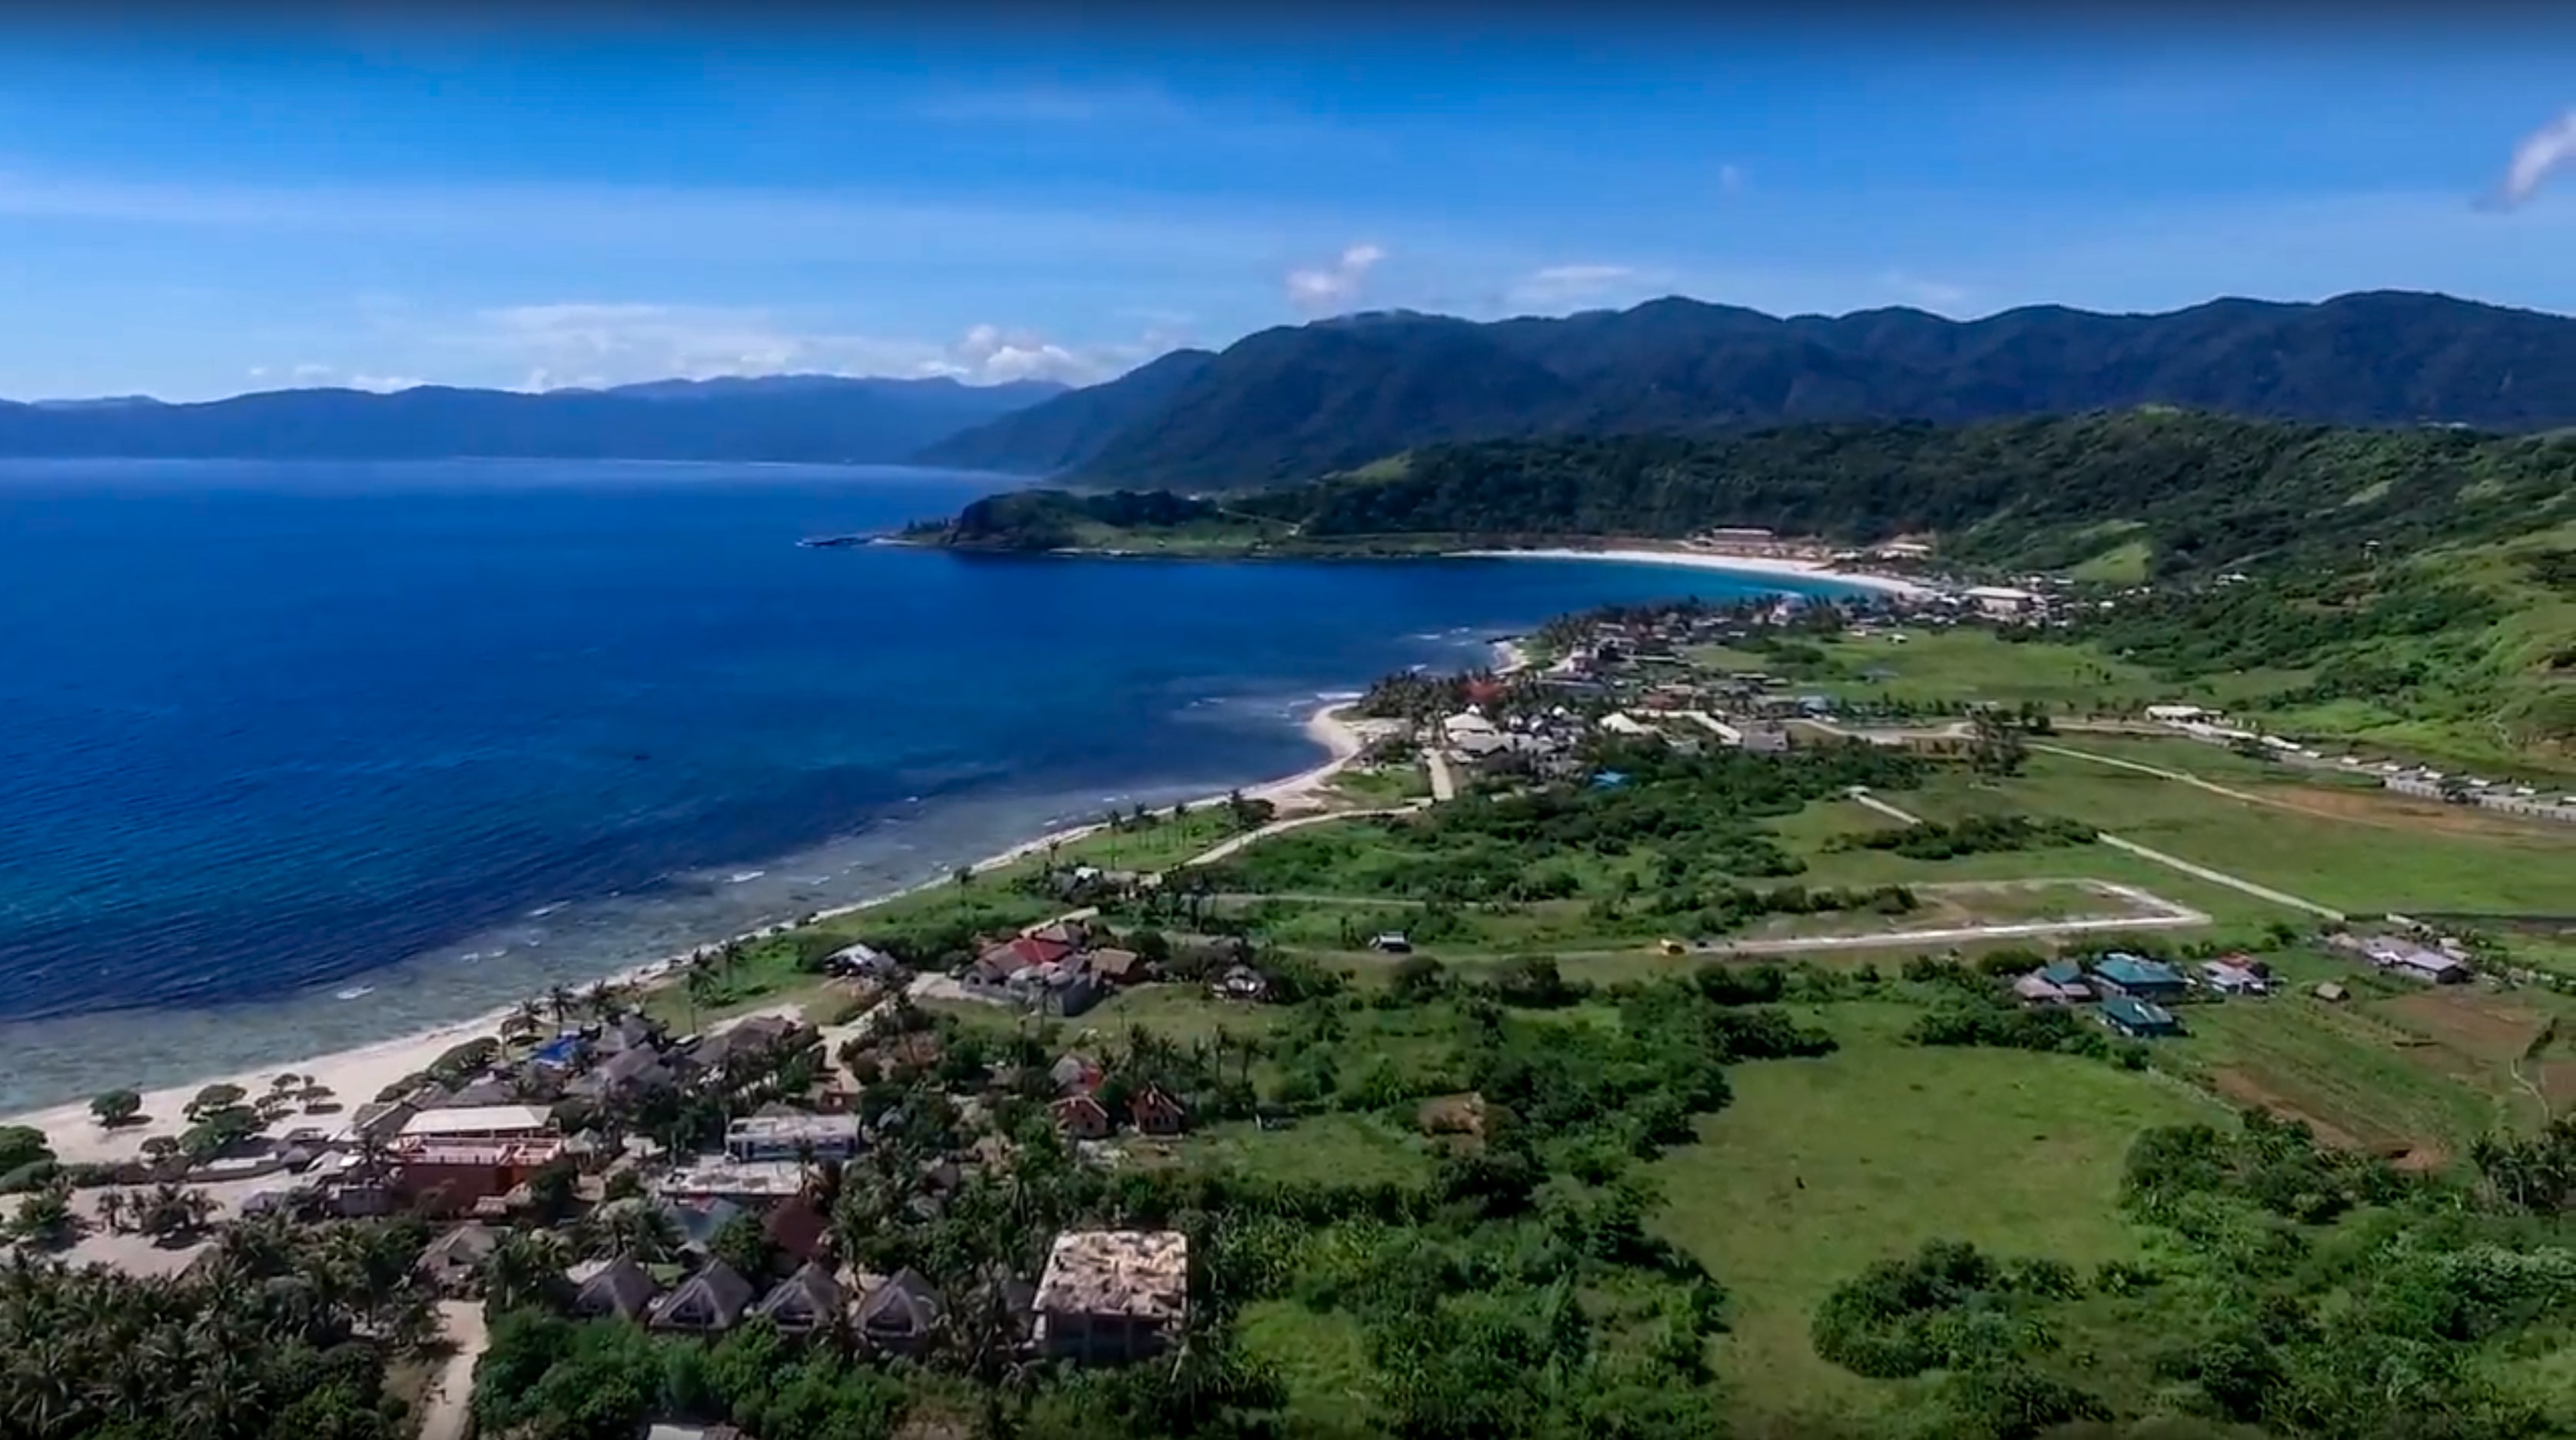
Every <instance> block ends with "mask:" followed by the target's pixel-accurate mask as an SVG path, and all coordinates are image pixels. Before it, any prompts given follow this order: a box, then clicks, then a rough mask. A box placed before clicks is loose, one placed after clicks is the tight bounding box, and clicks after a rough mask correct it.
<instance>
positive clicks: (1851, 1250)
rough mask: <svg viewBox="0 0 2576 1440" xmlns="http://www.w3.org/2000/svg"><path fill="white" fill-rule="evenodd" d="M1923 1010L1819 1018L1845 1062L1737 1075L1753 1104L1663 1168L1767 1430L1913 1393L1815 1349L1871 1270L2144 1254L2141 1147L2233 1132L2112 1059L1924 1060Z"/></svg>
mask: <svg viewBox="0 0 2576 1440" xmlns="http://www.w3.org/2000/svg"><path fill="white" fill-rule="evenodd" d="M1912 1014H1913V1010H1912V1007H1909V1006H1904V1005H1896V1004H1874V1003H1873V1004H1848V1005H1836V1006H1831V1007H1824V1008H1821V1009H1817V1010H1813V1011H1811V1012H1808V1013H1806V1014H1805V1015H1803V1016H1802V1018H1806V1019H1810V1020H1812V1021H1814V1022H1815V1023H1820V1024H1822V1025H1824V1026H1825V1027H1826V1028H1828V1029H1829V1030H1831V1031H1833V1033H1834V1035H1835V1036H1836V1038H1837V1039H1839V1040H1840V1041H1841V1042H1842V1047H1843V1048H1842V1049H1840V1050H1839V1051H1837V1052H1835V1053H1834V1054H1832V1055H1829V1056H1826V1057H1824V1058H1821V1059H1816V1060H1777V1061H1765V1062H1762V1063H1760V1064H1752V1065H1738V1066H1735V1067H1733V1068H1732V1069H1730V1070H1729V1071H1728V1072H1727V1078H1728V1081H1729V1083H1731V1084H1732V1085H1733V1087H1734V1090H1735V1100H1734V1103H1733V1104H1731V1105H1729V1106H1728V1107H1727V1108H1726V1109H1725V1110H1723V1111H1721V1112H1719V1113H1718V1114H1717V1115H1715V1116H1712V1117H1710V1118H1709V1119H1707V1120H1704V1121H1702V1122H1701V1125H1700V1140H1699V1143H1697V1144H1695V1145H1690V1146H1687V1147H1684V1148H1683V1149H1681V1150H1678V1151H1675V1152H1674V1153H1672V1154H1670V1155H1668V1156H1666V1157H1665V1158H1664V1159H1663V1160H1661V1161H1659V1162H1657V1163H1656V1165H1655V1166H1654V1167H1653V1173H1654V1174H1655V1175H1656V1178H1657V1180H1658V1183H1659V1184H1660V1186H1661V1189H1662V1193H1663V1197H1664V1204H1663V1208H1662V1211H1661V1212H1660V1214H1659V1216H1658V1218H1657V1220H1656V1222H1655V1226H1656V1229H1657V1230H1658V1231H1659V1232H1660V1233H1662V1234H1663V1235H1665V1236H1666V1237H1668V1238H1670V1239H1671V1240H1673V1241H1674V1242H1675V1243H1677V1244H1679V1245H1681V1246H1682V1247H1683V1248H1685V1249H1687V1250H1688V1251H1690V1252H1691V1253H1692V1254H1693V1255H1695V1256H1697V1257H1698V1258H1699V1259H1700V1260H1701V1261H1702V1262H1703V1263H1704V1264H1706V1265H1707V1266H1708V1267H1709V1269H1710V1271H1711V1272H1712V1273H1713V1274H1715V1275H1716V1276H1717V1277H1718V1279H1719V1280H1720V1281H1722V1282H1723V1283H1724V1284H1725V1285H1726V1286H1727V1288H1728V1291H1729V1292H1730V1294H1731V1296H1732V1301H1731V1304H1730V1309H1729V1314H1730V1323H1731V1326H1732V1333H1731V1334H1730V1335H1728V1336H1727V1337H1725V1338H1724V1339H1721V1340H1719V1341H1718V1342H1717V1346H1716V1355H1715V1360H1714V1363H1715V1364H1716V1365H1718V1366H1719V1367H1720V1368H1721V1370H1722V1372H1723V1373H1724V1374H1725V1375H1726V1376H1727V1378H1728V1379H1729V1380H1730V1382H1731V1383H1732V1384H1733V1385H1734V1386H1736V1387H1737V1388H1738V1389H1739V1391H1740V1393H1741V1394H1742V1396H1743V1398H1744V1402H1745V1406H1746V1408H1747V1410H1749V1411H1751V1412H1753V1413H1754V1414H1757V1415H1764V1416H1769V1417H1773V1418H1775V1419H1777V1420H1784V1421H1785V1420H1793V1419H1795V1418H1797V1417H1810V1416H1812V1417H1820V1418H1834V1419H1848V1418H1852V1417H1856V1416H1858V1417H1865V1416H1867V1415H1869V1414H1871V1413H1873V1412H1874V1411H1875V1410H1877V1409H1878V1407H1879V1406H1880V1405H1881V1404H1883V1403H1884V1402H1886V1401H1887V1400H1890V1399H1894V1398H1897V1397H1899V1396H1902V1395H1904V1394H1906V1393H1909V1392H1908V1391H1907V1390H1906V1388H1905V1387H1904V1386H1901V1385H1895V1384H1889V1383H1885V1382H1877V1381H1869V1380H1863V1379H1860V1378H1858V1377H1855V1376H1853V1375H1851V1374H1849V1373H1847V1372H1845V1371H1843V1370H1841V1369H1839V1368H1837V1367H1835V1366H1832V1365H1829V1364H1827V1363H1826V1362H1824V1361H1823V1360H1820V1359H1818V1358H1817V1357H1816V1355H1815V1352H1814V1350H1813V1348H1812V1347H1811V1346H1810V1345H1809V1343H1808V1339H1807V1324H1808V1319H1809V1317H1810V1316H1811V1315H1812V1314H1813V1313H1814V1310H1815V1307H1816V1305H1817V1303H1818V1302H1819V1301H1821V1300H1823V1299H1824V1297H1825V1295H1826V1293H1827V1292H1828V1291H1830V1290H1831V1289H1832V1288H1833V1287H1834V1286H1835V1285H1837V1284H1840V1283H1841V1282H1843V1281H1845V1280H1848V1279H1850V1278H1851V1277H1852V1276H1853V1275H1855V1274H1857V1273H1858V1272H1859V1271H1860V1270H1861V1269H1862V1268H1863V1267H1864V1266H1866V1265H1868V1264H1869V1263H1871V1262H1872V1261H1876V1260H1882V1259H1892V1258H1896V1257H1900V1256H1903V1255H1907V1254H1910V1253H1911V1252H1912V1251H1913V1250H1914V1249H1915V1248H1916V1247H1917V1246H1919V1245H1920V1244H1921V1243H1922V1242H1923V1241H1925V1240H1929V1239H1936V1238H1952V1239H1962V1240H1968V1241H1972V1242H1974V1243H1976V1244H1977V1245H1979V1246H1981V1247H1985V1248H1988V1249H1991V1250H1993V1251H1995V1252H1997V1253H2000V1254H2005V1255H2053V1256H2056V1257H2058V1258H2060V1259H2064V1260H2067V1261H2070V1262H2073V1263H2076V1264H2078V1265H2087V1266H2089V1265H2092V1264H2096V1263H2099V1262H2101V1261H2103V1260H2108V1259H2114V1258H2128V1257H2135V1256H2137V1255H2138V1254H2139V1253H2140V1246H2141V1243H2142V1240H2141V1236H2140V1235H2139V1233H2138V1232H2137V1231H2136V1230H2134V1229H2133V1228H2132V1227H2131V1226H2130V1225H2129V1224H2128V1223H2127V1222H2126V1221H2125V1220H2124V1219H2123V1218H2122V1217H2121V1215H2120V1212H2119V1209H2118V1205H2117V1201H2118V1182H2119V1174H2120V1162H2121V1157H2122V1156H2123V1155H2124V1154H2125V1153H2126V1151H2127V1148H2128V1145H2129V1142H2130V1141H2131V1139H2132V1138H2133V1137H2135V1135H2136V1134H2137V1132H2138V1131H2140V1130H2141V1129H2144V1128H2146V1127H2148V1126H2151V1125H2164V1124H2175V1123H2181V1122H2185V1121H2191V1120H2208V1119H2217V1118H2223V1113H2224V1112H2223V1111H2221V1110H2220V1109H2219V1108H2218V1107H2216V1106H2214V1105H2212V1104H2211V1103H2209V1102H2207V1101H2205V1100H2203V1099H2202V1098H2200V1097H2199V1096H2197V1095H2195V1094H2193V1093H2192V1092H2190V1091H2189V1090H2187V1089H2185V1088H2183V1087H2181V1086H2178V1085H2174V1084H2172V1083H2171V1082H2169V1081H2164V1080H2160V1079H2158V1078H2157V1077H2154V1076H2152V1075H2140V1074H2135V1073H2131V1072H2127V1071H2122V1070H2119V1069H2116V1068H2114V1067H2112V1066H2109V1065H2105V1064H2103V1063H2101V1062H2099V1061H2089V1060H2080V1059H2076V1058H2073V1057H2068V1056H2057V1055H2032V1054H2025V1053H2020V1052H2009V1051H1995V1050H1946V1049H1942V1050H1935V1049H1924V1048H1919V1047H1915V1046H1910V1045H1907V1044H1905V1043H1903V1041H1902V1040H1900V1039H1898V1038H1897V1035H1898V1032H1899V1031H1900V1030H1901V1029H1902V1027H1903V1026H1904V1024H1905V1023H1906V1022H1907V1020H1908V1019H1909V1018H1910V1017H1911V1015H1912ZM1909 1383H1910V1382H1909Z"/></svg>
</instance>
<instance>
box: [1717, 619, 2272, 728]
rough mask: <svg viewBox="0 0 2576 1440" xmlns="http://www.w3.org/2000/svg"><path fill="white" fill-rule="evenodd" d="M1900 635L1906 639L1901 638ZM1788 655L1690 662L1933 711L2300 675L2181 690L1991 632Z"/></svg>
mask: <svg viewBox="0 0 2576 1440" xmlns="http://www.w3.org/2000/svg"><path fill="white" fill-rule="evenodd" d="M1899 635H1901V636H1903V638H1902V639H1899V638H1897V636H1899ZM1797 643H1798V644H1799V645H1801V646H1805V647H1809V648H1810V649H1812V651H1813V652H1815V655H1816V657H1817V658H1814V659H1809V658H1806V654H1807V652H1806V650H1798V649H1793V650H1790V651H1788V652H1786V653H1785V654H1783V653H1776V652H1768V651H1761V650H1753V649H1744V648H1737V647H1732V646H1723V645H1712V646H1701V647H1697V648H1694V649H1693V650H1691V651H1690V652H1689V655H1688V659H1689V660H1690V662H1691V663H1692V664H1694V665H1696V666H1698V667H1699V668H1701V669H1703V670H1707V671H1711V672H1714V673H1719V674H1737V675H1740V674H1747V673H1757V674H1767V675H1772V676H1776V677H1779V678H1781V679H1783V680H1787V681H1792V682H1794V683H1796V684H1798V685H1799V686H1801V687H1802V688H1803V689H1804V690H1811V691H1813V692H1815V693H1818V694H1824V695H1831V696H1833V697H1835V698H1836V699H1841V700H1850V701H1868V700H1893V701H1900V702H1903V703H1906V704H1910V705H1917V706H1922V707H1925V708H1928V709H1936V710H1957V709H1962V708H1964V707H1966V706H1967V705H1969V704H1972V703H2000V704H2006V705H2018V704H2021V703H2023V702H2026V701H2027V702H2032V703H2036V704H2039V705H2042V706H2045V707H2047V708H2048V709H2050V710H2052V711H2058V712H2062V713H2075V714H2095V713H2111V712H2117V711H2121V710H2124V709H2133V708H2134V707H2136V706H2140V705H2144V704H2148V703H2151V702H2156V701H2170V702H2177V703H2185V704H2202V705H2223V704H2227V703H2230V702H2233V701H2240V700H2243V699H2245V698H2248V697H2251V696H2256V695H2262V694H2267V693H2270V692H2273V691H2276V690H2280V689H2282V688H2285V687H2287V686H2290V685H2296V684H2298V683H2300V682H2301V681H2303V680H2304V679H2305V678H2306V676H2304V675H2303V674H2301V673H2299V672H2296V671H2248V672H2245V673H2243V674H2237V675H2222V676H2211V677H2205V678H2201V679H2196V680H2191V681H2186V682H2177V681H2169V680H2163V679H2159V678H2158V677H2156V676H2155V675H2154V674H2153V673H2152V672H2150V671H2149V670H2147V669H2146V668H2145V667H2143V666H2139V665H2133V664H2131V663H2129V662H2127V661H2125V660H2121V659H2118V658H2116V657H2114V656H2111V655H2108V654H2105V653H2104V652H2102V651H2100V650H2098V649H2095V648H2093V647H2090V646H2086V645H2070V644H2065V643H2062V642H2058V641H2049V640H2023V641H2008V640H2004V639H2002V638H2000V637H1999V636H1998V635H1997V634H1996V632H1994V631H1992V630H1987V629H1982V628H1978V627H1971V626H1962V627H1956V628H1951V629H1932V628H1928V627H1915V628H1910V629H1905V630H1900V631H1897V632H1895V633H1893V634H1886V635H1860V636H1834V637H1829V638H1825V639H1820V640H1808V639H1801V640H1800V641H1799V642H1797Z"/></svg>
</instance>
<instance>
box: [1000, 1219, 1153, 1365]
mask: <svg viewBox="0 0 2576 1440" xmlns="http://www.w3.org/2000/svg"><path fill="white" fill-rule="evenodd" d="M1035 1308H1036V1313H1037V1343H1038V1348H1039V1350H1040V1351H1041V1352H1042V1353H1044V1354H1046V1355H1049V1356H1052V1357H1055V1358H1058V1359H1066V1360H1072V1361H1075V1362H1077V1363H1080V1364H1117V1363H1121V1362H1125V1361H1131V1360H1139V1359H1143V1358H1146V1357H1148V1356H1151V1355H1156V1354H1159V1353H1161V1352H1162V1351H1163V1350H1164V1349H1165V1348H1166V1347H1167V1346H1169V1345H1170V1343H1171V1341H1172V1339H1173V1337H1174V1336H1175V1335H1176V1334H1177V1333H1178V1331H1179V1330H1180V1327H1181V1324H1182V1322H1183V1320H1184V1319H1185V1318H1186V1317H1187V1314H1188V1309H1189V1237H1188V1236H1186V1235H1183V1234H1181V1233H1180V1232H1179V1231H1175V1230H1075V1231H1067V1232H1066V1233H1064V1234H1061V1235H1058V1236H1057V1237H1055V1244H1054V1246H1053V1248H1052V1249H1051V1250H1050V1251H1049V1253H1048V1255H1047V1265H1046V1273H1045V1274H1044V1275H1042V1276H1041V1277H1040V1278H1039V1280H1038V1291H1037V1299H1036V1307H1035Z"/></svg>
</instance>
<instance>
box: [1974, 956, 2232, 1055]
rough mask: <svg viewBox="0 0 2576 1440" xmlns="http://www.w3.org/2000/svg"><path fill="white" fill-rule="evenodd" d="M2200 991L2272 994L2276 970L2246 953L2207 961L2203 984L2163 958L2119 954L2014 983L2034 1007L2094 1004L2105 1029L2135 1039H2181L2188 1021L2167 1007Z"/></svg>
mask: <svg viewBox="0 0 2576 1440" xmlns="http://www.w3.org/2000/svg"><path fill="white" fill-rule="evenodd" d="M2195 987H2197V988H2200V989H2203V990H2206V991H2208V992H2210V993H2212V994H2217V995H2268V994H2270V993H2271V991H2272V971H2271V967H2270V966H2268V965H2266V964H2264V963H2263V962H2262V961H2260V960H2257V959H2254V958H2252V957H2251V956H2246V955H2227V956H2223V957H2221V958H2219V959H2216V960H2204V961H2202V962H2201V964H2200V967H2199V975H2198V978H2197V980H2195V979H2194V978H2193V977H2192V976H2189V975H2186V974H2184V973H2183V972H2182V971H2181V970H2180V969H2177V968H2176V967H2174V966H2172V965H2169V964H2166V963H2165V962H2164V961H2162V960H2150V959H2148V958H2146V957H2145V956H2143V955H2131V954H2128V953H2127V952H2125V951H2113V952H2111V953H2110V954H2107V955H2104V956H2101V957H2099V958H2098V959H2096V960H2094V961H2093V963H2092V965H2091V966H2090V967H2089V968H2088V967H2087V966H2086V965H2085V964H2083V963H2082V962H2081V961H2076V960H2060V961H2057V962H2055V963H2054V964H2049V965H2043V966H2041V967H2039V968H2038V969H2036V970H2033V971H2031V972H2029V973H2028V974H2026V975H2023V976H2021V977H2019V978H2018V979H2016V980H2014V981H2013V983H2012V989H2013V993H2014V994H2015V995H2018V996H2020V997H2021V999H2022V1002H2023V1003H2024V1004H2029V1005H2092V1006H2094V1007H2095V1008H2094V1012H2093V1013H2094V1014H2095V1016H2097V1017H2098V1018H2099V1019H2100V1020H2101V1022H2102V1023H2103V1024H2104V1025H2107V1026H2109V1027H2110V1028H2111V1029H2113V1030H2116V1031H2118V1032H2119V1033H2120V1034H2122V1035H2126V1036H2128V1037H2130V1038H2132V1039H2153V1038H2156V1037H2159V1036H2166V1035H2179V1034H2181V1033H2182V1021H2180V1020H2179V1019H2176V1018H2175V1016H2174V1013H2173V1011H2172V1010H2170V1009H2168V1008H2166V1007H2167V1006H2169V1005H2172V1004H2173V1003H2175V1002H2176V1001H2179V1000H2182V999H2184V998H2185V997H2187V996H2189V995H2190V994H2191V993H2192V991H2193V989H2194V988H2195Z"/></svg>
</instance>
